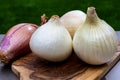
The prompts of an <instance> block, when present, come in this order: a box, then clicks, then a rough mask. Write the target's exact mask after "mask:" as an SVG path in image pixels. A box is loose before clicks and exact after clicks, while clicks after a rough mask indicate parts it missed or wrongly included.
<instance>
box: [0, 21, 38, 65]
mask: <svg viewBox="0 0 120 80" xmlns="http://www.w3.org/2000/svg"><path fill="white" fill-rule="evenodd" d="M37 28H38V26H37V25H35V24H31V23H21V24H17V25H15V26H13V27H12V28H10V29H9V30H8V32H7V33H6V35H5V36H4V38H3V40H2V41H1V43H0V62H1V63H4V64H8V63H9V62H10V61H11V60H13V59H17V58H18V57H20V56H23V55H25V54H27V53H29V52H31V50H30V47H29V40H30V38H31V35H32V33H33V32H34V31H35V30H36V29H37Z"/></svg>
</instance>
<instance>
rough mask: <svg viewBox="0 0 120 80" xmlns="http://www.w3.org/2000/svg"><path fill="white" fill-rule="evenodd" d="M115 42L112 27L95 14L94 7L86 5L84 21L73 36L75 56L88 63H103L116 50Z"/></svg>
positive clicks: (114, 33)
mask: <svg viewBox="0 0 120 80" xmlns="http://www.w3.org/2000/svg"><path fill="white" fill-rule="evenodd" d="M117 42H118V41H117V35H116V32H115V31H114V29H113V28H112V27H111V26H110V25H109V24H107V23H106V22H105V21H104V20H101V19H100V18H99V17H98V16H97V13H96V11H95V8H94V7H88V9H87V17H86V20H85V23H84V24H83V26H82V27H81V28H78V30H77V31H76V33H75V35H74V38H73V47H74V51H75V53H76V54H77V56H78V57H79V58H80V59H81V60H83V61H85V62H86V63H88V64H93V65H100V64H104V63H106V62H108V61H109V60H110V59H111V58H112V57H113V55H114V53H115V52H116V50H117Z"/></svg>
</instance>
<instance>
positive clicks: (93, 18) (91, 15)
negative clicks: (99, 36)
mask: <svg viewBox="0 0 120 80" xmlns="http://www.w3.org/2000/svg"><path fill="white" fill-rule="evenodd" d="M99 20H100V19H99V17H98V16H97V13H96V11H95V8H94V7H88V9H87V17H86V22H87V23H90V24H97V23H98V21H99Z"/></svg>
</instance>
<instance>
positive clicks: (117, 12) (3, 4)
mask: <svg viewBox="0 0 120 80" xmlns="http://www.w3.org/2000/svg"><path fill="white" fill-rule="evenodd" d="M119 3H120V1H119V0H0V34H2V33H6V32H7V30H8V29H9V28H10V27H12V26H13V25H16V24H19V23H34V24H37V25H40V22H41V21H40V16H41V15H42V14H43V13H45V14H46V15H47V16H48V18H50V17H51V16H52V15H54V14H57V15H59V16H62V15H63V14H64V13H66V12H68V11H71V10H82V11H84V12H85V13H86V10H87V8H88V7H89V6H94V7H96V11H97V13H98V16H99V17H100V18H101V19H103V20H105V21H106V22H107V23H108V24H110V25H111V26H112V27H113V28H114V29H115V30H120V4H119Z"/></svg>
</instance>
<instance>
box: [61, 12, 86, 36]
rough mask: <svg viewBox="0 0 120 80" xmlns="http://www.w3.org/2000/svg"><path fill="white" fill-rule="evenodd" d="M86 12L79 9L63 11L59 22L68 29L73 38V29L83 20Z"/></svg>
mask: <svg viewBox="0 0 120 80" xmlns="http://www.w3.org/2000/svg"><path fill="white" fill-rule="evenodd" d="M85 19H86V14H85V13H84V12H83V11H80V10H73V11H69V12H67V13H65V14H64V15H63V16H62V17H61V18H60V21H61V23H62V24H63V25H64V26H65V27H66V29H67V30H68V31H69V33H70V35H71V37H72V38H73V36H74V33H75V31H76V30H77V29H78V27H81V26H82V24H83V23H84V22H85Z"/></svg>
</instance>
